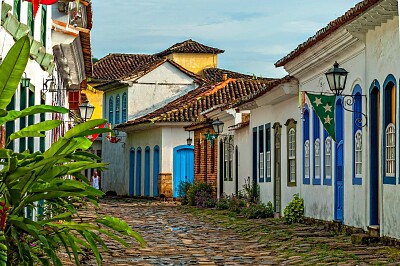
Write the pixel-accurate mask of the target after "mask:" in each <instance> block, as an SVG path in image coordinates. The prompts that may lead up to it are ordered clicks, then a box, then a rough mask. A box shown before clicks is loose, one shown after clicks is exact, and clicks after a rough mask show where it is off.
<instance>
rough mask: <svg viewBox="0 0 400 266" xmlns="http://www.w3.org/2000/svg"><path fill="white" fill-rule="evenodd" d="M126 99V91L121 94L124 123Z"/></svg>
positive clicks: (124, 119)
mask: <svg viewBox="0 0 400 266" xmlns="http://www.w3.org/2000/svg"><path fill="white" fill-rule="evenodd" d="M126 101H127V99H126V92H124V93H123V94H122V108H121V109H122V119H121V120H122V123H125V122H126V121H127V110H126V107H127V106H126V104H127V103H126Z"/></svg>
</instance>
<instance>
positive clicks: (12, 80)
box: [0, 37, 144, 266]
mask: <svg viewBox="0 0 400 266" xmlns="http://www.w3.org/2000/svg"><path fill="white" fill-rule="evenodd" d="M29 49H30V48H29V39H27V37H22V38H21V39H20V40H18V41H17V42H16V44H15V45H14V46H13V47H12V48H11V50H10V52H9V54H8V55H7V57H6V59H5V60H4V61H3V64H2V65H0V116H1V117H0V125H3V124H5V123H6V122H8V121H14V120H15V119H17V118H20V117H25V116H28V115H32V114H42V113H45V112H59V113H67V112H68V110H67V109H65V108H62V107H54V106H45V105H40V106H34V107H30V108H27V109H25V110H21V111H14V110H11V111H9V112H7V111H5V110H4V108H6V106H7V105H8V103H10V101H11V98H12V96H13V95H14V93H15V90H16V88H17V86H18V84H19V80H20V79H21V76H22V74H23V71H24V69H25V66H26V62H27V61H28V58H29ZM105 122H106V120H103V119H97V120H91V121H88V122H86V123H83V124H80V125H78V126H76V127H74V128H72V129H71V130H69V131H68V132H67V133H66V134H65V135H64V137H61V138H59V139H58V140H57V141H56V142H55V143H54V144H53V145H52V146H51V147H50V148H49V149H48V150H47V151H45V152H44V153H42V152H34V153H30V151H29V150H27V151H25V152H23V153H17V152H14V151H13V150H8V149H0V159H1V160H0V165H2V166H3V167H2V169H1V170H0V206H1V207H0V266H2V265H37V264H42V265H55V266H58V265H61V261H60V259H59V258H58V256H57V253H56V251H57V250H58V249H59V248H60V247H64V249H65V251H66V252H67V253H68V255H69V256H70V258H71V259H72V257H73V258H74V259H75V263H76V264H77V265H80V262H79V257H78V256H79V254H84V253H85V252H86V251H85V250H91V251H92V252H93V253H94V255H95V257H96V260H97V263H98V264H99V265H101V252H100V250H103V251H106V250H108V248H107V243H106V242H104V240H102V238H100V235H104V236H108V237H109V238H111V239H114V240H116V241H118V242H120V243H121V244H122V245H124V246H128V244H127V242H126V241H125V240H124V239H122V238H121V236H123V235H125V236H128V237H133V238H134V239H136V240H137V241H138V242H139V243H140V244H141V245H143V244H144V240H143V239H142V238H141V237H140V236H139V235H138V234H137V233H136V232H134V231H133V230H132V229H131V228H130V227H129V226H128V225H127V224H126V223H125V222H123V221H121V220H119V219H116V218H112V217H108V216H101V215H98V216H97V217H95V221H93V222H83V221H82V220H81V219H80V217H79V214H78V209H77V207H76V206H80V205H82V204H86V201H88V202H90V203H91V204H94V205H98V203H97V198H98V197H101V196H102V195H103V193H102V192H101V191H99V190H97V189H94V188H92V187H91V186H90V184H89V181H88V180H87V178H86V177H85V176H83V175H82V174H81V172H82V171H84V170H86V169H92V168H96V169H99V170H102V169H105V166H106V165H105V164H104V163H97V160H98V159H99V158H98V157H97V156H94V155H93V154H90V153H89V152H88V151H87V150H88V149H89V148H90V147H91V145H92V142H91V141H90V140H89V139H87V138H86V136H87V135H91V134H93V133H95V132H98V130H97V129H94V128H95V127H98V126H99V125H102V124H104V123H105ZM58 125H59V121H46V122H42V123H38V124H35V125H32V126H29V127H26V128H24V129H22V130H20V131H18V132H15V133H14V134H12V135H11V136H10V138H9V139H8V140H7V141H8V142H11V141H13V140H15V139H17V138H21V137H39V136H43V132H44V131H48V130H52V129H54V128H56V127H57V126H58ZM102 130H103V131H109V130H108V129H102ZM65 176H75V177H76V178H77V179H79V180H81V181H78V180H70V179H65V178H64V177H65ZM43 201H45V206H47V207H46V208H47V209H46V210H45V215H41V216H40V217H41V219H39V220H38V221H33V220H31V219H28V218H26V217H25V216H24V215H23V213H24V210H27V209H30V210H32V209H33V208H38V207H36V203H37V202H43ZM99 247H101V248H100V249H99Z"/></svg>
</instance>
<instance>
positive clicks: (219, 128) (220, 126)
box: [212, 119, 224, 135]
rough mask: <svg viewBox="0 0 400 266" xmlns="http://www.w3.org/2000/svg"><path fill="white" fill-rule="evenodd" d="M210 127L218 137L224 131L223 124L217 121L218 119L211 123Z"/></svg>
mask: <svg viewBox="0 0 400 266" xmlns="http://www.w3.org/2000/svg"><path fill="white" fill-rule="evenodd" d="M212 126H213V129H214V131H215V133H216V134H217V135H220V134H221V133H222V132H223V131H224V122H222V121H219V119H216V120H215V121H214V122H212Z"/></svg>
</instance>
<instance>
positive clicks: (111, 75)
mask: <svg viewBox="0 0 400 266" xmlns="http://www.w3.org/2000/svg"><path fill="white" fill-rule="evenodd" d="M157 60H160V59H159V58H157V57H155V56H152V55H147V54H109V55H107V56H105V57H103V58H102V59H100V60H99V61H97V62H96V63H95V64H94V65H93V77H94V78H95V79H102V80H116V79H120V78H123V77H125V76H127V75H129V74H131V73H132V72H133V71H134V70H135V69H137V68H138V67H140V66H141V65H144V64H148V63H152V62H154V61H157Z"/></svg>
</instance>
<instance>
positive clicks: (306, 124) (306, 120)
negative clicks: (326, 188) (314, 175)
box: [302, 104, 310, 185]
mask: <svg viewBox="0 0 400 266" xmlns="http://www.w3.org/2000/svg"><path fill="white" fill-rule="evenodd" d="M307 140H308V141H310V110H309V109H308V106H307V104H306V105H305V106H304V114H303V148H302V151H303V184H304V185H309V184H310V176H308V177H306V175H305V173H306V171H305V167H304V166H305V152H304V145H305V143H306V141H307ZM309 149H310V148H309ZM308 154H309V155H308V168H310V151H309V152H308ZM308 173H309V174H310V169H308Z"/></svg>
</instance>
